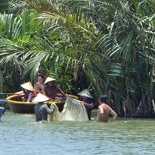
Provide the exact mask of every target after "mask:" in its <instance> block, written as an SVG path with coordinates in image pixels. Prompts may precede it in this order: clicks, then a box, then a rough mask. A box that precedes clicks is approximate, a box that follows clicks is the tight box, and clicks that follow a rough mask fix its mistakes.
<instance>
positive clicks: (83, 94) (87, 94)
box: [78, 89, 93, 98]
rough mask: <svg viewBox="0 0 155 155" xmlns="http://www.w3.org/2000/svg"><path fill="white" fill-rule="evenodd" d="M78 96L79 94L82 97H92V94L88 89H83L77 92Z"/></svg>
mask: <svg viewBox="0 0 155 155" xmlns="http://www.w3.org/2000/svg"><path fill="white" fill-rule="evenodd" d="M78 95H79V96H81V97H82V98H83V97H85V98H93V96H92V95H91V94H90V92H89V91H88V89H85V90H83V91H82V92H80V93H78Z"/></svg>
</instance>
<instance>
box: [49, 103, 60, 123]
mask: <svg viewBox="0 0 155 155" xmlns="http://www.w3.org/2000/svg"><path fill="white" fill-rule="evenodd" d="M52 104H53V105H54V112H53V113H52V115H48V121H49V122H52V121H59V120H60V112H59V110H58V107H57V106H56V104H55V103H52Z"/></svg>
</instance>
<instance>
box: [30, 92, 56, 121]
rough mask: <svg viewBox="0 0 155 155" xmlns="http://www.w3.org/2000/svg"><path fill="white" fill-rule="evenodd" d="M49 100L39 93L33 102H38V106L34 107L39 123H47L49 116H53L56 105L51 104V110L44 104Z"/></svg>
mask: <svg viewBox="0 0 155 155" xmlns="http://www.w3.org/2000/svg"><path fill="white" fill-rule="evenodd" d="M48 100H49V98H48V97H47V96H45V95H43V94H41V93H38V94H37V96H36V97H35V98H34V100H33V102H38V104H37V105H36V106H35V107H34V112H35V115H36V121H37V122H38V121H47V117H48V114H49V115H51V114H52V113H53V112H54V110H55V108H54V105H52V104H51V107H50V108H49V107H48V106H47V105H46V104H44V102H45V101H48Z"/></svg>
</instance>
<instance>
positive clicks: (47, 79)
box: [44, 77, 56, 84]
mask: <svg viewBox="0 0 155 155" xmlns="http://www.w3.org/2000/svg"><path fill="white" fill-rule="evenodd" d="M51 81H56V79H53V78H51V77H47V78H46V80H45V82H44V84H46V83H48V82H51Z"/></svg>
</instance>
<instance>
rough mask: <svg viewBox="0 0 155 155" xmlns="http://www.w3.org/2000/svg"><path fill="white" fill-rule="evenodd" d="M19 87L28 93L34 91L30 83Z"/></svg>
mask: <svg viewBox="0 0 155 155" xmlns="http://www.w3.org/2000/svg"><path fill="white" fill-rule="evenodd" d="M21 87H22V88H24V89H27V90H29V91H34V88H33V86H32V84H31V82H26V83H24V84H21Z"/></svg>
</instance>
